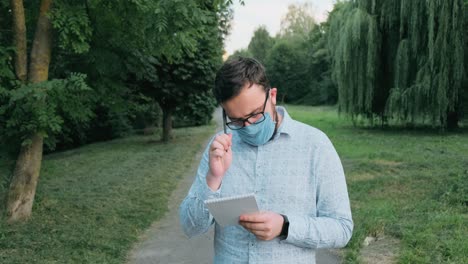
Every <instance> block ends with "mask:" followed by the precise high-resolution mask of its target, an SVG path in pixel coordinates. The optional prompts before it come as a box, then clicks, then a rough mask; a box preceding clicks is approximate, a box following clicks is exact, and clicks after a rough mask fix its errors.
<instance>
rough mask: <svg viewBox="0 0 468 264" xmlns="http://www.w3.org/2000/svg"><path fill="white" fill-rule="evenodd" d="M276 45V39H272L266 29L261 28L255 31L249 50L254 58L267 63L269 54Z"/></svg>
mask: <svg viewBox="0 0 468 264" xmlns="http://www.w3.org/2000/svg"><path fill="white" fill-rule="evenodd" d="M274 44H275V42H274V38H272V37H270V33H268V30H267V29H266V27H265V26H260V27H259V28H257V29H256V30H255V31H254V33H253V37H252V38H251V39H250V43H249V47H248V50H249V52H250V54H252V57H254V58H255V59H257V60H259V61H260V62H262V63H265V62H266V59H267V56H268V53H269V51H270V50H271V48H272V47H273V45H274Z"/></svg>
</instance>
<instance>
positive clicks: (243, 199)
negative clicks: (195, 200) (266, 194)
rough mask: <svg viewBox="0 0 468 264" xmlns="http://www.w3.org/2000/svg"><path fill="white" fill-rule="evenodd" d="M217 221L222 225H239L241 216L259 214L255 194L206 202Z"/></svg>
mask: <svg viewBox="0 0 468 264" xmlns="http://www.w3.org/2000/svg"><path fill="white" fill-rule="evenodd" d="M205 204H206V206H207V207H208V210H209V211H210V213H211V215H213V217H214V219H215V221H216V222H217V223H218V224H219V225H221V226H222V227H224V226H229V225H238V224H239V216H240V215H241V214H248V213H255V212H258V211H259V210H258V206H257V200H255V194H253V193H252V194H243V195H236V196H231V197H223V198H216V199H209V200H206V201H205Z"/></svg>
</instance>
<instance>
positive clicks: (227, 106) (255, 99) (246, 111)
mask: <svg viewBox="0 0 468 264" xmlns="http://www.w3.org/2000/svg"><path fill="white" fill-rule="evenodd" d="M264 102H265V90H264V89H263V87H262V86H257V85H253V86H251V87H246V88H244V89H242V90H241V92H240V93H239V94H238V95H237V96H235V97H234V98H232V99H229V100H228V101H226V102H224V103H222V104H221V106H222V107H223V108H224V110H225V112H226V115H227V116H228V117H231V118H243V117H246V116H248V115H250V114H252V113H253V112H256V110H258V109H259V108H262V107H263V103H264ZM261 110H262V109H260V111H261Z"/></svg>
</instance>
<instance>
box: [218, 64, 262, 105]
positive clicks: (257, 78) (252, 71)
mask: <svg viewBox="0 0 468 264" xmlns="http://www.w3.org/2000/svg"><path fill="white" fill-rule="evenodd" d="M246 84H248V87H251V86H252V85H254V84H257V85H261V86H263V88H264V89H265V91H267V90H268V89H270V83H269V82H268V79H267V76H266V73H265V67H263V65H262V64H261V63H260V62H258V61H257V60H256V59H253V58H244V57H236V58H233V59H229V60H228V61H226V62H225V63H224V64H223V66H222V67H221V68H220V69H219V70H218V72H217V73H216V79H215V85H214V88H213V94H214V96H215V98H216V101H218V103H223V102H226V101H228V100H229V99H231V98H233V97H236V96H237V95H238V94H239V93H240V91H241V90H242V87H244V86H245V85H246Z"/></svg>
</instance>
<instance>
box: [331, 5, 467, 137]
mask: <svg viewBox="0 0 468 264" xmlns="http://www.w3.org/2000/svg"><path fill="white" fill-rule="evenodd" d="M464 16H465V15H464V6H463V0H454V1H425V0H414V1H403V0H397V1H394V0H354V1H350V2H344V3H339V4H337V5H336V7H335V10H334V11H333V12H332V13H331V15H330V34H329V36H330V37H329V47H330V53H331V56H332V59H333V77H334V80H335V81H336V82H337V85H338V89H339V107H340V110H341V111H344V112H346V113H348V114H350V115H351V117H353V118H355V117H358V116H363V117H366V118H369V119H371V120H373V118H374V117H375V116H379V117H380V119H381V120H382V122H385V121H387V120H388V119H397V120H400V121H404V122H406V123H408V124H416V123H421V122H423V123H424V122H425V123H430V124H431V125H433V126H438V127H442V128H447V127H448V128H452V127H455V126H456V125H457V123H458V119H459V112H460V106H461V102H460V100H459V98H461V93H462V83H463V78H464V61H463V60H464V35H463V30H464V28H463V26H464V24H463V23H464Z"/></svg>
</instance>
